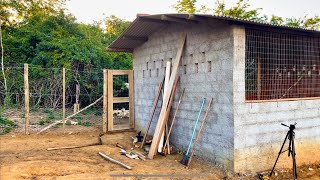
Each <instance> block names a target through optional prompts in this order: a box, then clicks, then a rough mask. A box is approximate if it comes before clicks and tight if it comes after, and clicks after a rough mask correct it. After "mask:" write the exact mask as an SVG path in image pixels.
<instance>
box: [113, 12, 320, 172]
mask: <svg viewBox="0 0 320 180" xmlns="http://www.w3.org/2000/svg"><path fill="white" fill-rule="evenodd" d="M181 33H186V34H187V40H186V44H185V48H184V51H183V55H182V59H181V63H180V66H179V73H178V75H179V76H180V84H179V86H178V90H177V94H178V95H176V96H175V101H174V105H173V107H172V108H173V111H174V110H175V108H176V105H177V101H178V97H179V95H180V93H181V92H182V89H183V88H185V95H184V97H183V99H182V102H181V105H180V108H179V111H178V113H177V119H176V120H175V124H174V127H173V131H172V134H171V137H170V143H171V144H174V145H175V146H176V147H178V148H181V149H186V148H187V145H188V142H189V140H190V137H191V134H192V129H193V126H194V124H195V121H196V119H197V113H198V112H199V108H200V105H201V100H202V98H207V99H209V98H213V105H212V108H211V110H210V112H209V114H208V119H207V122H206V124H205V126H204V129H203V132H202V135H201V138H200V141H199V144H198V146H197V150H196V152H195V154H196V155H198V156H199V157H201V158H203V159H206V160H209V161H210V162H214V163H217V164H220V165H223V166H224V167H225V168H227V169H229V170H233V171H235V172H245V171H246V172H247V171H259V170H266V169H270V168H272V166H273V163H274V161H275V159H276V157H277V155H278V151H279V149H280V147H281V145H282V142H283V140H284V138H285V135H286V133H287V131H288V128H287V127H284V126H281V123H286V124H293V123H295V122H296V123H297V125H296V130H295V131H296V136H295V140H296V154H297V156H296V158H297V164H298V165H302V164H304V163H312V162H316V161H320V150H319V149H320V32H319V31H314V30H307V29H303V28H295V27H289V26H279V25H272V24H264V23H258V22H253V21H246V20H241V19H234V18H230V17H221V16H212V15H196V14H194V15H190V14H160V15H138V16H137V18H136V19H135V20H134V21H133V22H132V23H131V25H130V26H129V27H128V28H127V29H126V30H125V32H124V33H123V34H122V35H121V36H120V37H119V38H118V39H117V40H115V41H114V42H113V43H112V44H111V45H110V46H109V47H108V51H113V52H131V53H132V54H133V71H134V109H135V129H137V130H142V132H143V131H144V130H145V128H146V126H147V124H148V121H149V118H150V113H151V108H152V104H153V101H154V99H155V96H156V91H157V89H158V86H159V83H160V82H161V80H162V79H163V77H164V75H165V69H166V62H167V61H170V62H172V63H173V64H174V63H175V56H176V53H177V49H178V47H179V44H178V43H179V38H181ZM158 105H159V108H158V112H156V116H157V115H158V114H159V110H160V102H159V104H158ZM156 119H157V118H156V117H155V118H154V121H155V120H156ZM155 126H156V122H153V124H152V127H151V130H150V131H149V134H150V135H153V131H154V128H155ZM278 167H289V168H291V167H292V164H291V158H289V157H287V155H283V156H281V157H280V160H279V162H278Z"/></svg>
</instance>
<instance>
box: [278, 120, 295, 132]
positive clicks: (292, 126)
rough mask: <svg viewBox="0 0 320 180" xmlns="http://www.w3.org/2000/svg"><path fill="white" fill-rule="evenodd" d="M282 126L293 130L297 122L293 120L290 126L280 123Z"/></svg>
mask: <svg viewBox="0 0 320 180" xmlns="http://www.w3.org/2000/svg"><path fill="white" fill-rule="evenodd" d="M281 125H282V126H286V127H288V128H289V129H290V131H293V130H294V129H295V128H296V125H297V123H296V122H295V123H294V124H290V126H288V125H286V124H283V123H281Z"/></svg>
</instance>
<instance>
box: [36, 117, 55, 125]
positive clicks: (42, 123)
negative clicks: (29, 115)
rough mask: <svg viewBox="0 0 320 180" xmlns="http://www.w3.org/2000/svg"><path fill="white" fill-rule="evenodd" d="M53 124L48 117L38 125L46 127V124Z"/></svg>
mask: <svg viewBox="0 0 320 180" xmlns="http://www.w3.org/2000/svg"><path fill="white" fill-rule="evenodd" d="M51 122H52V121H51V119H50V118H48V117H46V118H44V119H42V120H41V121H39V122H38V124H39V125H44V124H46V123H51Z"/></svg>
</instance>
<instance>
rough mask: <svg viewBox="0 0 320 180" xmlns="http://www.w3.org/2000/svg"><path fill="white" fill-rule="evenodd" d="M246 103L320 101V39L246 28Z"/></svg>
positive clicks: (312, 36)
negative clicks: (312, 99) (319, 99)
mask: <svg viewBox="0 0 320 180" xmlns="http://www.w3.org/2000/svg"><path fill="white" fill-rule="evenodd" d="M245 58H246V64H245V90H246V100H247V101H254V100H258V101H261V100H280V99H281V100H293V99H302V98H305V99H310V98H320V36H316V35H314V34H296V33H291V32H289V33H288V32H276V31H264V30H255V29H248V28H247V29H246V56H245Z"/></svg>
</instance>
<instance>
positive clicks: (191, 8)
mask: <svg viewBox="0 0 320 180" xmlns="http://www.w3.org/2000/svg"><path fill="white" fill-rule="evenodd" d="M196 2H197V1H196V0H178V2H177V4H176V5H175V6H174V7H175V9H176V11H177V12H178V13H189V14H193V13H195V12H196V6H195V3H196Z"/></svg>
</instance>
